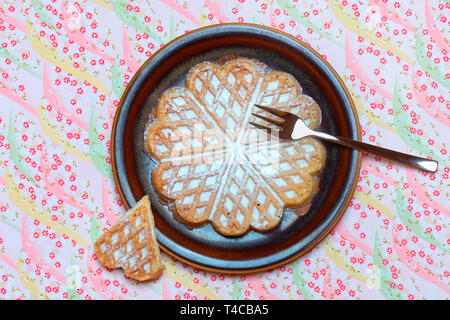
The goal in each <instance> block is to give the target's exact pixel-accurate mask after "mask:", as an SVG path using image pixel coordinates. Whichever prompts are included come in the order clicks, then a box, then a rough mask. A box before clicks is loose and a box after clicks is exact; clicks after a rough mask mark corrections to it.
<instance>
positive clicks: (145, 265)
mask: <svg viewBox="0 0 450 320" xmlns="http://www.w3.org/2000/svg"><path fill="white" fill-rule="evenodd" d="M94 247H95V254H96V256H97V258H98V261H99V262H100V263H101V264H103V265H104V266H105V267H108V268H110V269H115V268H122V269H123V270H124V272H125V274H126V275H127V276H128V277H130V278H132V279H135V280H138V281H149V280H156V279H157V278H158V277H159V276H160V275H161V274H162V272H163V271H164V266H163V265H162V264H161V254H160V251H159V245H158V241H157V239H156V232H155V223H154V220H153V214H152V209H151V206H150V201H149V199H148V196H145V197H143V198H142V199H141V200H140V201H139V202H138V203H137V204H136V205H135V206H134V207H133V208H131V209H130V210H128V211H127V213H126V214H125V216H124V217H123V218H121V219H120V220H119V221H117V222H116V223H115V224H114V225H113V226H112V227H111V229H109V230H108V231H107V232H105V233H104V234H103V235H102V236H101V237H100V238H98V239H97V241H96V242H95V245H94Z"/></svg>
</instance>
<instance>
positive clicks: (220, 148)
mask: <svg viewBox="0 0 450 320" xmlns="http://www.w3.org/2000/svg"><path fill="white" fill-rule="evenodd" d="M266 70H267V67H266V66H264V65H263V64H262V63H261V62H259V61H255V60H253V59H247V58H235V59H231V60H228V61H226V62H225V63H223V64H218V63H213V62H209V61H207V62H203V63H200V64H198V65H196V66H194V67H193V68H192V69H191V70H190V72H189V74H188V76H187V78H186V82H185V88H171V89H168V90H166V91H165V92H164V93H163V94H162V95H161V97H160V99H159V101H158V104H157V106H156V117H155V116H153V117H152V118H150V119H149V122H148V126H147V130H146V133H145V139H146V143H147V150H148V154H149V155H150V156H151V157H152V158H153V159H154V160H155V161H157V162H158V165H157V166H156V168H155V169H154V171H153V172H152V183H153V185H154V187H155V190H156V191H157V192H158V194H159V195H160V197H161V198H162V199H164V200H165V201H169V202H171V203H173V205H170V206H169V208H171V209H172V211H173V214H174V217H175V218H177V219H178V220H180V221H182V222H183V223H185V224H186V225H188V226H190V227H195V226H200V225H203V224H205V223H207V222H208V221H209V222H211V223H212V225H213V227H214V229H215V230H216V231H217V232H219V233H220V234H222V235H226V236H238V235H242V234H244V233H246V232H247V231H248V230H250V229H253V230H255V231H258V232H265V231H268V230H270V229H272V228H274V227H275V226H276V225H278V223H279V222H280V220H281V218H282V215H283V209H284V208H286V207H290V208H299V207H302V208H307V207H308V206H307V205H308V202H309V201H311V199H312V197H313V196H314V195H315V194H316V192H317V191H318V175H319V174H320V172H321V170H322V168H323V166H324V162H325V148H324V147H323V145H322V143H321V142H320V141H318V140H316V139H313V138H305V139H302V140H298V141H294V142H292V141H289V142H287V141H279V140H277V141H276V143H268V142H269V141H271V137H272V136H268V135H266V134H265V135H264V137H263V138H262V139H261V136H260V133H261V132H263V131H261V130H259V131H258V133H256V138H252V137H255V134H252V133H254V132H255V131H257V130H256V129H254V128H253V127H252V126H251V125H250V124H249V120H252V119H251V117H252V115H251V113H259V114H264V111H261V110H260V109H257V108H254V104H255V103H259V104H262V105H267V106H270V107H274V108H278V109H280V110H284V111H288V112H292V113H295V114H297V115H299V116H300V117H301V118H303V120H304V121H305V122H306V124H307V125H308V126H309V127H311V128H312V129H315V128H316V127H317V126H318V125H319V124H320V120H321V112H320V109H319V106H318V105H317V103H316V102H315V101H314V100H313V99H312V98H311V97H309V96H307V95H304V94H302V88H301V86H300V84H299V83H298V82H297V81H296V80H295V78H294V77H293V76H292V75H290V74H288V73H285V72H278V71H272V72H266ZM266 116H267V114H266ZM263 133H264V132H263ZM255 146H257V148H256V150H255V148H254V147H255ZM255 159H262V160H264V159H265V160H269V161H266V162H265V161H255ZM273 160H276V161H273Z"/></svg>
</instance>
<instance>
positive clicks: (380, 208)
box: [0, 0, 450, 300]
mask: <svg viewBox="0 0 450 320" xmlns="http://www.w3.org/2000/svg"><path fill="white" fill-rule="evenodd" d="M449 17H450V3H449V2H447V1H418V0H414V1H393V0H380V1H369V2H368V3H367V2H365V1H353V0H342V1H341V0H339V1H335V0H314V1H311V0H306V1H297V0H272V1H263V0H236V1H234V0H233V1H219V0H203V1H200V0H198V1H181V0H152V1H150V0H147V1H145V0H134V1H131V0H130V1H126V0H110V1H109V0H91V1H87V0H80V1H72V0H64V1H61V0H46V1H37V0H30V1H21V2H19V1H12V0H10V1H5V0H2V1H0V279H1V281H0V298H2V299H41V298H49V299H217V298H219V299H220V298H222V299H410V300H414V299H448V298H449V297H450V285H449V281H450V280H449V276H450V270H449V268H450V259H449V251H450V230H449V227H450V224H449V222H450V218H449V217H450V206H449V182H448V181H449V180H448V178H449V163H450V161H449V160H450V159H449V150H448V148H449V145H448V143H449V136H450V118H449V116H450V111H449V110H450V101H449V100H450V94H449V90H450V62H449V52H448V50H449V41H450V37H449V36H450V19H449ZM226 22H241V23H242V22H243V23H258V24H263V25H267V26H272V27H274V28H277V29H280V30H283V31H285V32H288V33H290V34H292V35H293V36H296V37H298V38H299V39H301V40H303V41H304V42H305V43H306V44H308V45H309V46H311V47H312V48H314V49H315V50H317V51H318V52H320V53H321V54H322V55H323V57H324V58H325V59H327V60H328V61H329V62H330V64H331V65H332V66H333V67H334V68H335V69H336V70H337V72H338V73H339V74H340V76H341V77H342V78H343V79H344V81H345V83H346V85H347V87H348V88H349V90H350V92H351V94H352V96H353V99H354V102H355V104H356V107H357V111H358V114H359V117H360V122H361V131H362V139H363V141H365V142H369V143H372V144H376V145H380V146H384V147H388V148H392V149H397V150H399V151H403V152H408V153H412V154H416V155H422V156H428V157H431V158H433V159H435V160H437V161H439V170H438V171H437V173H435V174H429V173H425V172H420V171H417V170H415V169H411V168H407V167H405V166H403V165H399V164H395V163H391V162H388V161H386V160H384V159H380V158H378V157H374V156H372V155H366V154H364V155H363V160H362V167H361V172H360V177H359V181H358V185H357V191H356V192H355V194H354V197H353V198H352V201H351V203H350V206H349V208H348V209H347V211H346V213H345V215H344V216H343V218H342V220H341V221H340V223H339V224H338V225H337V227H336V228H335V229H334V230H333V231H332V232H331V234H330V235H329V236H328V237H326V238H325V240H324V241H323V242H322V243H321V244H319V245H318V246H317V247H316V248H315V249H313V250H312V251H311V252H310V253H309V254H307V255H305V256H303V257H301V258H300V259H298V260H296V261H294V262H292V263H289V264H287V265H284V266H282V267H279V268H275V269H273V270H270V271H268V272H263V273H259V274H251V275H242V276H241V275H236V276H230V275H223V274H214V273H209V272H205V271H202V270H199V269H196V268H193V267H190V266H188V265H185V264H183V263H181V262H179V261H176V260H174V259H172V258H171V257H169V256H168V255H166V254H163V259H164V264H165V267H166V269H165V272H164V274H163V275H162V276H161V278H160V279H159V280H157V281H155V282H151V283H145V284H139V283H137V282H135V281H132V280H130V279H127V277H125V276H124V274H123V272H122V271H121V270H113V271H111V270H107V269H105V268H103V267H102V266H101V265H100V264H99V263H98V262H97V261H96V260H95V256H94V254H93V248H92V244H93V242H94V241H95V239H96V238H97V237H98V236H99V235H100V234H101V233H102V232H103V231H104V230H107V229H108V228H109V227H110V226H111V224H112V223H114V222H115V221H116V220H117V219H118V218H119V217H120V216H121V215H123V213H124V212H125V209H124V206H123V204H122V201H121V199H120V197H119V194H118V190H117V188H116V186H115V184H114V181H113V178H112V170H111V159H110V155H109V152H110V136H111V126H112V121H113V117H114V113H115V109H116V107H117V105H118V102H119V99H120V96H121V94H122V92H123V90H124V88H125V87H126V86H127V84H128V82H129V80H130V79H131V77H132V76H133V74H134V72H136V70H137V69H138V68H139V66H140V65H141V64H142V63H143V62H144V61H145V60H146V59H147V58H148V57H150V56H151V55H152V54H153V53H154V52H155V51H156V50H157V49H158V48H160V47H161V46H163V45H164V44H165V43H167V42H169V41H170V40H172V39H174V38H175V37H177V36H179V35H182V34H184V33H186V32H189V31H190V30H194V29H196V28H198V27H201V26H205V25H210V24H217V23H226Z"/></svg>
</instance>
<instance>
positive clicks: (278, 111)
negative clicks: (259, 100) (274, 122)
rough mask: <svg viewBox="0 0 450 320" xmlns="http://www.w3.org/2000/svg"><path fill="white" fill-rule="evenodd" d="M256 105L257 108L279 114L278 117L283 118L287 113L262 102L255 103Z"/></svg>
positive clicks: (275, 114)
mask: <svg viewBox="0 0 450 320" xmlns="http://www.w3.org/2000/svg"><path fill="white" fill-rule="evenodd" d="M254 106H255V107H257V108H260V109H262V110H264V111H267V112H269V113H271V114H273V115H274V116H277V117H280V118H283V117H284V116H285V115H286V114H287V112H286V111H281V110H277V109H274V108H270V107H266V106H262V105H260V104H255V105H254Z"/></svg>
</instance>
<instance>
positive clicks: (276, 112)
mask: <svg viewBox="0 0 450 320" xmlns="http://www.w3.org/2000/svg"><path fill="white" fill-rule="evenodd" d="M255 107H257V108H260V109H261V110H264V111H266V112H268V113H270V114H273V115H274V116H277V117H280V118H282V120H279V119H272V118H268V117H265V116H263V115H260V114H257V113H254V112H252V115H253V116H255V117H257V118H259V119H262V120H264V121H267V122H269V123H271V124H274V125H275V126H277V127H281V126H282V125H283V123H284V118H283V117H284V115H285V114H286V112H284V111H280V110H276V109H273V108H269V107H266V106H261V105H259V104H255ZM249 123H250V124H251V125H254V126H255V127H257V128H259V129H263V130H266V131H267V132H268V133H270V132H271V131H272V130H273V128H269V127H266V126H263V125H260V124H257V123H254V122H249ZM278 129H280V128H278Z"/></svg>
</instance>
